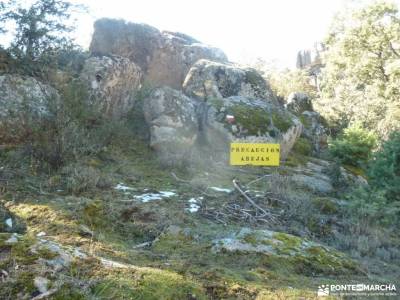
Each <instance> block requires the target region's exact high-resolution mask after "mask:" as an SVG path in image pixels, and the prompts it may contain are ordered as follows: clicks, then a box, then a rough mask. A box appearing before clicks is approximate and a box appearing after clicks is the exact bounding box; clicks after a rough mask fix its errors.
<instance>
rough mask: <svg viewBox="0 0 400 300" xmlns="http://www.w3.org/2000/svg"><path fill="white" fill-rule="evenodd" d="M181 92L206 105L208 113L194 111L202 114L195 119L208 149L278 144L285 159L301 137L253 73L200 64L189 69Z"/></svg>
mask: <svg viewBox="0 0 400 300" xmlns="http://www.w3.org/2000/svg"><path fill="white" fill-rule="evenodd" d="M183 90H184V92H185V93H186V94H187V95H189V96H191V97H193V98H194V99H197V100H198V101H199V102H200V103H205V105H206V108H207V109H199V110H197V111H198V112H199V113H201V114H203V116H201V115H198V119H199V121H202V124H199V126H200V128H204V130H203V131H204V135H205V138H203V140H206V141H209V144H211V145H219V146H220V145H221V141H224V143H225V142H226V141H237V142H240V141H242V142H263V143H279V144H280V145H281V158H282V159H285V158H286V157H287V155H288V154H289V152H290V150H291V149H292V147H293V145H294V143H295V142H296V140H297V139H298V138H299V136H300V135H301V132H302V124H301V122H300V121H299V120H298V119H297V118H296V117H295V116H294V115H293V114H291V113H290V112H288V111H287V110H285V109H284V108H283V107H281V106H280V105H279V103H278V101H277V98H276V96H275V95H274V93H273V92H272V90H271V88H270V87H269V84H268V83H267V82H266V81H265V80H264V78H263V77H262V76H261V75H260V74H259V73H258V72H257V71H255V70H254V69H251V68H244V67H240V66H237V65H233V64H223V63H216V62H212V61H209V60H199V61H198V62H197V63H196V64H195V65H194V66H193V67H192V68H191V69H190V71H189V73H188V75H187V77H186V79H185V82H184V84H183ZM203 106H204V105H203ZM205 113H206V114H207V116H206V117H205V116H204V114H205ZM223 136H225V138H222V139H221V137H223ZM219 148H223V147H219ZM225 151H226V150H225Z"/></svg>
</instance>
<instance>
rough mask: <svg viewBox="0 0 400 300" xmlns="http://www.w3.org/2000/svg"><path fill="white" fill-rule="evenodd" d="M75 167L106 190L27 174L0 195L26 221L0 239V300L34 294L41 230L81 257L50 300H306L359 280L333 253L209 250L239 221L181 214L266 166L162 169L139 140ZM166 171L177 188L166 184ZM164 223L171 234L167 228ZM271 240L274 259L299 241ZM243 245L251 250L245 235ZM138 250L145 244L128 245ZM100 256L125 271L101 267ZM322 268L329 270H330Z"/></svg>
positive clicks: (214, 201)
mask: <svg viewBox="0 0 400 300" xmlns="http://www.w3.org/2000/svg"><path fill="white" fill-rule="evenodd" d="M10 155H11V154H10ZM81 165H82V166H90V168H93V169H95V170H96V171H95V172H96V174H99V176H100V177H102V178H106V179H107V184H104V185H95V186H92V187H90V188H85V189H74V190H75V191H79V192H72V190H69V189H67V188H66V187H67V183H66V181H65V180H64V179H65V178H64V177H63V176H65V175H63V174H60V173H54V172H50V173H48V174H45V173H40V174H39V173H34V172H31V171H30V169H29V168H28V169H27V171H26V172H25V173H24V175H21V176H16V177H14V178H12V179H10V180H9V183H10V184H8V185H7V186H2V187H1V189H0V198H1V199H2V200H5V201H8V207H9V209H10V210H11V212H12V213H14V214H15V215H16V216H18V217H20V218H21V219H23V220H24V221H25V222H26V223H27V233H26V235H24V237H23V238H21V239H20V241H19V242H18V243H16V244H14V245H7V244H5V240H7V239H8V238H9V237H10V234H0V257H1V258H4V259H2V260H1V262H0V269H3V270H6V271H7V272H8V273H9V275H10V278H9V279H7V281H6V282H7V283H6V284H5V285H3V288H2V289H1V292H0V298H2V299H16V298H18V297H20V298H21V299H22V298H23V297H25V296H26V295H28V296H29V297H32V295H35V293H37V291H36V288H35V287H34V285H33V278H34V277H35V276H38V275H43V274H41V271H39V269H38V268H37V267H35V266H36V265H37V262H38V259H39V258H42V259H51V258H52V256H53V254H52V253H51V252H49V251H47V250H46V249H41V250H39V251H37V252H36V253H32V252H31V251H30V250H29V249H30V247H31V246H32V245H33V244H35V243H36V242H37V240H38V238H37V237H36V235H37V234H38V233H39V232H45V233H46V236H45V238H46V239H47V240H52V241H55V242H57V243H59V244H60V245H63V246H65V247H72V248H76V247H79V249H81V251H83V252H85V253H87V254H88V255H89V258H88V259H75V260H74V262H73V263H72V264H71V266H70V267H69V268H66V269H63V270H62V271H61V273H57V274H56V275H52V276H50V275H49V276H47V273H46V274H45V275H46V276H47V277H48V278H49V279H50V281H51V282H57V283H58V284H59V286H58V289H57V292H56V293H54V294H53V295H52V296H51V297H50V298H51V299H174V300H175V299H177V300H179V299H258V300H260V299H287V298H292V297H294V298H299V297H303V298H307V299H313V298H316V289H317V287H318V285H319V284H323V283H326V282H327V280H329V282H339V281H340V280H346V282H348V281H349V280H350V281H357V280H358V279H359V278H362V279H363V280H364V279H365V277H363V275H362V274H359V273H357V272H351V270H355V269H356V268H357V266H356V265H351V264H348V265H346V264H347V262H348V260H347V259H344V258H343V257H341V256H340V255H338V256H337V260H335V261H332V259H331V258H332V257H331V256H330V258H329V259H328V258H327V257H326V255H325V254H324V253H323V252H320V251H319V249H314V250H309V252H310V253H308V255H309V256H290V259H288V258H284V257H282V256H270V255H265V254H256V253H247V254H243V253H228V252H221V253H216V252H214V251H213V250H212V240H213V239H216V238H223V237H225V236H226V235H227V234H228V233H229V232H233V231H238V230H240V228H242V227H243V226H248V223H247V222H246V220H243V221H237V222H233V221H230V222H228V223H227V224H225V225H224V224H221V223H218V222H216V220H215V219H212V218H211V219H210V218H207V217H205V215H204V214H202V213H201V212H199V213H190V212H188V211H187V210H186V208H187V206H188V200H189V199H190V198H193V197H198V196H200V195H203V197H205V201H207V206H208V207H219V206H222V205H224V204H226V203H229V202H230V201H232V199H235V198H232V197H237V196H234V195H232V194H229V193H224V192H215V191H212V190H211V189H210V187H213V186H217V187H221V188H229V189H232V179H234V178H236V179H239V180H240V181H241V182H243V183H246V182H250V181H252V180H254V179H256V178H259V176H260V175H264V174H266V173H277V172H278V173H279V171H276V170H274V169H272V168H236V167H229V166H221V167H220V168H219V169H218V172H216V171H215V170H212V169H207V168H206V167H205V168H204V169H195V170H191V169H186V170H180V169H178V170H177V169H169V168H166V167H163V166H160V165H159V163H158V162H157V159H156V157H155V155H154V154H153V153H152V152H151V151H150V149H149V148H148V147H147V146H146V144H145V143H144V142H143V141H132V143H129V145H128V146H127V147H126V148H125V150H121V149H119V148H115V149H113V148H109V149H106V150H104V152H102V153H101V154H100V155H98V156H96V157H87V158H82V162H81ZM172 172H173V173H174V174H175V175H176V176H177V177H178V178H180V179H181V180H176V178H174V176H172V175H171V173H172ZM118 183H124V184H125V185H126V186H128V187H131V188H133V189H134V191H133V192H132V193H133V194H142V193H147V192H157V191H172V190H173V191H174V192H175V193H176V196H172V197H170V198H165V199H162V200H157V201H150V202H147V203H140V202H139V201H136V200H134V199H133V197H132V194H125V193H124V191H119V190H115V189H114V187H115V186H116V185H117V184H118ZM76 184H79V182H78V183H76ZM264 186H265V182H263V181H257V182H255V183H253V184H252V189H260V188H263V187H264ZM320 204H321V203H320V201H317V200H316V204H315V205H317V206H318V207H320V209H321V210H326V209H329V210H330V211H331V208H330V207H327V206H326V205H325V204H321V205H320ZM203 208H204V206H203ZM203 208H202V209H203ZM172 225H173V226H178V228H180V230H178V231H177V232H174V231H173V230H169V228H170V227H171V226H172ZM254 226H255V227H257V228H259V227H260V226H263V225H257V224H255V225H254ZM267 227H268V226H267ZM85 228H88V229H89V230H86V229H85ZM275 238H276V239H277V240H280V241H282V244H283V245H284V246H282V247H281V248H280V251H281V252H282V253H283V252H285V253H286V252H288V253H289V252H290V251H291V249H293V248H295V247H297V246H298V245H299V243H301V239H300V238H298V237H294V236H293V235H287V234H285V233H279V234H276V235H275ZM245 241H246V242H248V243H250V244H254V243H257V239H256V238H255V237H254V236H252V235H249V236H246V237H245ZM144 242H152V244H149V245H148V246H143V247H140V248H136V247H135V246H136V245H138V244H141V243H144ZM311 252H312V253H311ZM100 257H103V258H106V259H110V260H114V261H118V262H120V263H124V264H127V266H128V267H126V268H125V267H124V268H119V267H112V268H111V267H106V266H104V265H102V264H101V262H100V259H99V258H100ZM307 257H309V258H307ZM15 264H18V266H19V267H18V269H17V270H15ZM332 264H335V270H337V272H332V271H331V269H332ZM349 270H350V271H349ZM333 275H334V276H333ZM82 286H84V287H85V288H84V289H82V288H81V287H82ZM28 296H27V297H28Z"/></svg>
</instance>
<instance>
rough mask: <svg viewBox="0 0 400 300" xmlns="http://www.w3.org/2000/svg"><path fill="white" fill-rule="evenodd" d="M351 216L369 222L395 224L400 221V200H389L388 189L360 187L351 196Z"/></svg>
mask: <svg viewBox="0 0 400 300" xmlns="http://www.w3.org/2000/svg"><path fill="white" fill-rule="evenodd" d="M348 199H349V207H348V208H349V210H348V212H349V214H350V217H355V218H356V219H363V220H364V221H366V222H367V223H368V224H372V225H375V224H379V225H384V226H385V225H386V226H395V224H399V221H400V218H399V216H400V202H392V201H388V198H387V197H386V191H385V190H383V189H376V188H373V187H360V188H358V189H355V190H354V191H353V192H352V193H351V194H350V195H349V196H348Z"/></svg>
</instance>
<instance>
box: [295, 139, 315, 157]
mask: <svg viewBox="0 0 400 300" xmlns="http://www.w3.org/2000/svg"><path fill="white" fill-rule="evenodd" d="M293 151H294V152H296V153H298V154H301V155H305V156H308V155H311V152H312V145H311V143H310V141H309V140H307V139H305V138H299V139H298V140H297V141H296V143H295V144H294V146H293Z"/></svg>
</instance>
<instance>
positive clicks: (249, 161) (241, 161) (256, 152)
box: [230, 143, 280, 166]
mask: <svg viewBox="0 0 400 300" xmlns="http://www.w3.org/2000/svg"><path fill="white" fill-rule="evenodd" d="M230 152H231V155H230V164H231V165H233V166H244V165H252V166H279V159H280V145H279V144H261V143H255V144H250V143H231V149H230Z"/></svg>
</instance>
